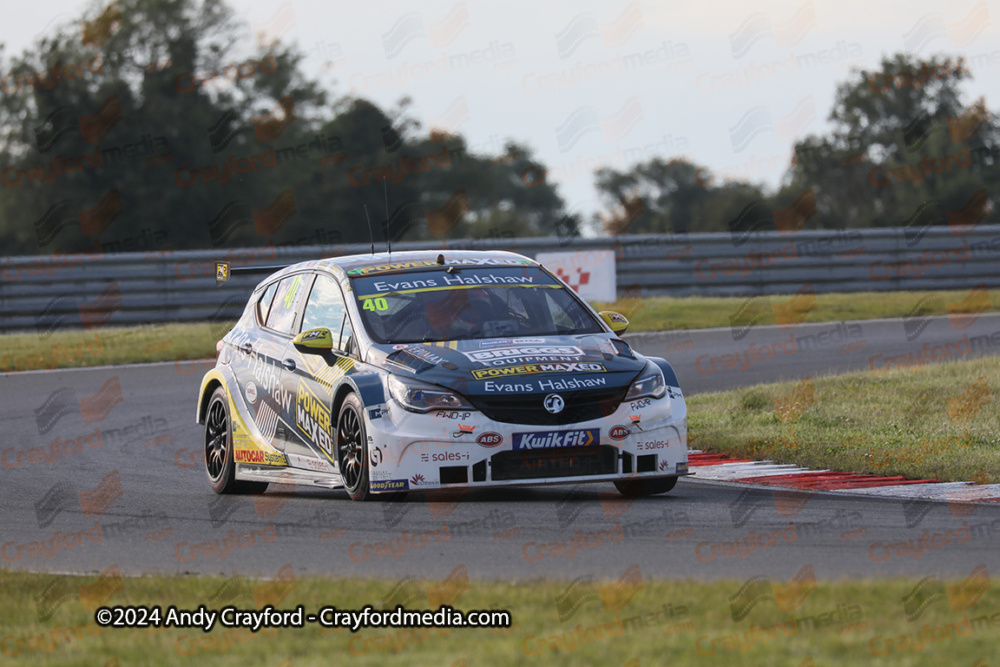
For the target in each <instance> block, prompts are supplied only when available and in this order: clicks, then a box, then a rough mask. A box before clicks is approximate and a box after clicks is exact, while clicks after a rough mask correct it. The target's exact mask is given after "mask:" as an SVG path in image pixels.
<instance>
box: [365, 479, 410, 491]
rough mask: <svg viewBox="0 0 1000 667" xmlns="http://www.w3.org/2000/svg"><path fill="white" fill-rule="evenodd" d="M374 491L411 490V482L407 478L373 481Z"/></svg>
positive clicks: (372, 488) (372, 487)
mask: <svg viewBox="0 0 1000 667" xmlns="http://www.w3.org/2000/svg"><path fill="white" fill-rule="evenodd" d="M371 490H372V491H409V490H410V482H409V481H408V480H405V479H383V480H378V481H373V482H371Z"/></svg>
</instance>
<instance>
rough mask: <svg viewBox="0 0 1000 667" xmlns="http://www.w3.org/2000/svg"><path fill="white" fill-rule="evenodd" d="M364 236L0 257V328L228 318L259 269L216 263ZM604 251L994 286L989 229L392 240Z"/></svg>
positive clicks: (876, 279) (656, 288)
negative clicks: (225, 269)
mask: <svg viewBox="0 0 1000 667" xmlns="http://www.w3.org/2000/svg"><path fill="white" fill-rule="evenodd" d="M369 249H370V247H369V246H368V245H367V244H357V245H346V246H300V247H278V248H275V247H273V246H272V247H268V248H257V249H240V250H227V249H219V250H194V251H184V252H163V253H121V254H108V255H62V256H45V257H16V258H7V259H3V260H0V330H19V329H20V330H24V329H36V330H41V331H50V330H53V329H56V328H63V327H81V326H82V327H87V328H93V327H98V326H103V325H106V324H110V325H128V324H153V323H163V322H178V321H193V320H208V321H220V322H221V321H229V320H233V319H235V318H236V317H238V316H239V314H240V312H241V310H242V307H243V305H244V304H245V303H246V297H247V294H248V292H249V291H250V289H251V288H252V287H253V285H255V284H256V283H257V281H259V280H260V277H259V276H237V277H235V278H234V280H233V281H232V282H231V283H229V284H227V285H224V286H222V287H216V285H215V264H214V263H215V261H216V260H219V259H228V260H229V261H231V262H232V263H233V266H247V265H258V264H278V265H283V264H290V263H294V262H299V261H302V260H307V259H316V258H321V257H330V256H334V255H345V254H355V253H367V252H369ZM418 249H419V250H424V249H444V250H445V251H447V250H449V249H450V250H512V251H515V252H520V253H522V254H525V255H528V256H529V257H534V256H535V255H536V254H537V253H539V252H556V251H567V252H568V251H577V250H579V251H586V250H596V249H611V250H614V251H615V256H616V258H617V260H618V261H617V274H618V275H617V279H618V289H619V291H624V290H629V291H630V293H634V292H635V289H636V288H638V290H639V292H640V293H641V294H642V295H644V296H653V295H664V294H669V295H676V296H688V295H699V294H700V295H719V296H722V295H727V296H754V295H764V294H791V293H794V292H797V291H798V290H800V289H802V288H803V287H804V286H807V285H811V287H812V289H814V290H815V291H816V292H831V291H837V292H853V291H889V290H926V289H971V288H973V287H976V286H979V285H983V284H985V285H987V286H989V287H996V286H1000V226H996V225H994V226H985V225H983V226H979V227H976V228H974V229H971V230H969V229H953V228H950V227H931V228H923V229H913V228H885V229H867V230H849V231H839V230H838V231H833V230H831V231H800V232H797V233H793V234H783V233H779V232H757V233H754V234H751V235H750V236H749V237H741V236H740V235H738V234H734V235H730V234H689V235H680V236H677V235H673V236H671V235H629V236H626V235H622V236H617V237H610V238H608V237H605V238H558V239H557V238H553V237H544V238H520V239H511V238H488V239H471V240H463V241H442V242H434V241H425V242H417V243H406V244H398V245H397V246H396V248H395V250H397V251H402V250H418Z"/></svg>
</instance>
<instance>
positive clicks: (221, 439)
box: [205, 399, 229, 481]
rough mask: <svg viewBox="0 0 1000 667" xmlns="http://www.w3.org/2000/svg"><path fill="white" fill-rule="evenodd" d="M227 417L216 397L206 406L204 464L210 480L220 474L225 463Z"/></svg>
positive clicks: (227, 440) (227, 442) (224, 408)
mask: <svg viewBox="0 0 1000 667" xmlns="http://www.w3.org/2000/svg"><path fill="white" fill-rule="evenodd" d="M228 436H229V419H228V418H227V417H226V407H225V406H224V405H223V404H222V401H220V400H218V399H216V400H215V401H213V402H212V405H211V406H210V407H209V408H208V420H207V421H206V423H205V466H206V468H207V469H208V476H209V477H211V478H212V481H217V480H218V479H219V478H220V477H221V476H222V469H223V468H224V467H225V465H226V450H227V449H228V445H229V438H228Z"/></svg>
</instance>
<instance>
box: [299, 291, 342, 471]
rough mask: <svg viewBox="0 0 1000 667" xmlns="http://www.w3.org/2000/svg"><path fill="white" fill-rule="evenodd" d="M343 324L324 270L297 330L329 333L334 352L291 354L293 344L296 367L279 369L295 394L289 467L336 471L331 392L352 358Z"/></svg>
mask: <svg viewBox="0 0 1000 667" xmlns="http://www.w3.org/2000/svg"><path fill="white" fill-rule="evenodd" d="M345 321H347V308H346V307H345V305H344V296H343V292H342V291H341V289H340V285H338V284H337V281H336V280H335V279H334V278H333V277H331V276H330V275H328V274H326V273H325V272H319V273H317V275H316V278H315V280H314V281H313V284H312V289H311V290H310V293H309V296H308V298H307V300H306V303H305V306H304V308H303V314H302V321H301V324H300V326H299V331H308V330H309V329H316V328H319V327H325V328H327V329H329V330H330V334H331V337H332V339H333V350H332V351H331V352H323V353H316V352H314V351H305V350H296V349H294V346H292V347H291V348H290V350H289V353H290V354H291V356H292V357H293V358H294V361H295V364H294V366H293V367H289V366H287V365H286V366H285V368H284V369H283V373H282V384H283V385H284V386H285V388H286V389H287V391H288V392H289V393H291V394H292V395H293V396H294V403H295V405H294V412H295V415H294V425H293V428H292V429H291V432H292V433H293V434H294V437H290V438H289V439H288V443H287V450H286V453H289V454H293V456H290V457H289V463H290V464H291V465H295V466H297V467H305V468H309V469H313V470H325V471H327V472H329V471H331V470H332V469H333V468H336V467H337V454H336V451H335V449H334V431H335V429H336V421H337V415H335V414H333V413H332V405H333V394H334V391H335V390H336V388H337V386H338V385H339V383H340V379H341V378H342V377H343V375H344V373H345V372H348V371H349V370H350V369H351V368H353V366H354V360H353V359H352V358H351V357H350V356H349V355H348V354H347V352H346V351H345V350H344V349H343V347H344V341H345V340H349V339H350V338H351V336H350V331H351V327H350V324H349V322H348V324H347V326H346V329H347V331H348V335H347V338H346V339H345V338H343V337H342V336H343V331H344V329H345V327H344V324H345ZM348 345H350V343H348ZM300 457H301V458H300Z"/></svg>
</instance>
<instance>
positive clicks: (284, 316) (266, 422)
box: [241, 273, 312, 451]
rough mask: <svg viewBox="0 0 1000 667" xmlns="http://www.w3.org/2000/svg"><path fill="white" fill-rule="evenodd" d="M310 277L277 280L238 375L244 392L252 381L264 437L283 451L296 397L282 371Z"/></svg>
mask: <svg viewBox="0 0 1000 667" xmlns="http://www.w3.org/2000/svg"><path fill="white" fill-rule="evenodd" d="M311 281H312V276H311V275H310V274H308V273H296V274H292V275H290V276H285V277H284V278H282V279H281V280H280V281H278V283H277V286H276V288H275V291H274V297H273V299H272V301H271V304H270V308H269V309H268V312H267V317H266V318H265V320H264V324H263V326H261V327H260V328H259V336H258V339H257V341H256V342H255V343H254V344H253V348H252V350H251V351H250V353H249V355H248V357H249V359H248V363H249V369H248V371H249V373H248V374H247V375H246V377H245V379H241V384H243V385H244V391H245V392H246V390H247V389H249V385H250V384H253V385H254V388H253V392H252V393H253V394H254V395H255V399H256V400H255V401H254V403H255V404H256V410H255V417H254V418H255V420H256V422H257V426H258V428H259V429H260V431H261V433H262V434H263V436H264V439H265V440H266V441H267V442H268V443H270V444H271V445H272V446H273V447H275V448H276V449H279V450H282V451H284V449H285V446H286V444H287V442H288V432H289V431H290V430H291V428H292V427H293V426H294V424H295V401H294V394H292V393H290V392H289V391H288V390H287V389H286V388H285V386H284V385H283V383H282V381H281V375H282V372H283V370H284V368H285V366H286V365H287V364H289V363H292V364H294V360H293V359H291V357H290V354H289V351H290V350H291V349H292V346H291V344H290V341H291V339H292V331H293V330H296V329H297V327H298V322H299V319H300V316H301V306H302V303H303V302H304V301H305V295H306V294H307V293H308V291H309V287H310V283H311ZM248 402H249V398H248Z"/></svg>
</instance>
